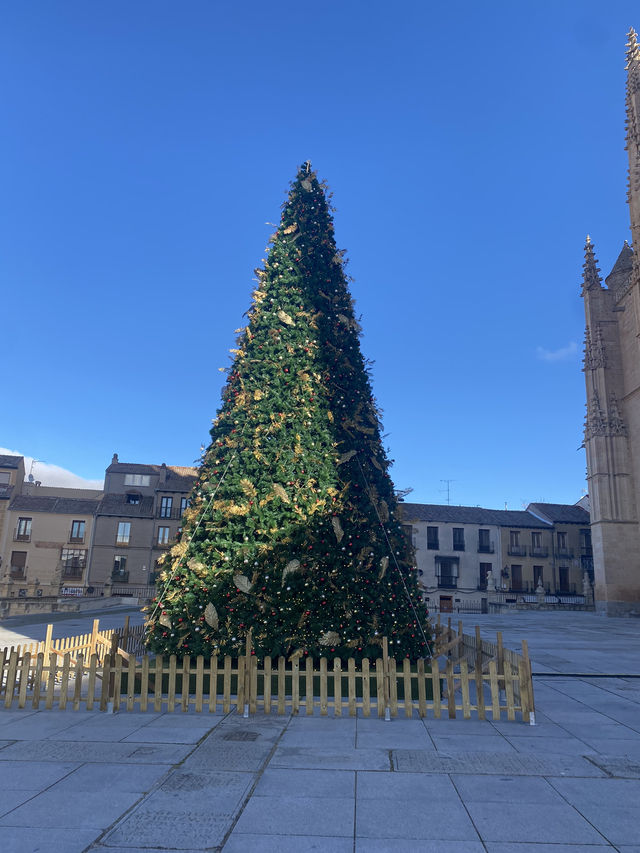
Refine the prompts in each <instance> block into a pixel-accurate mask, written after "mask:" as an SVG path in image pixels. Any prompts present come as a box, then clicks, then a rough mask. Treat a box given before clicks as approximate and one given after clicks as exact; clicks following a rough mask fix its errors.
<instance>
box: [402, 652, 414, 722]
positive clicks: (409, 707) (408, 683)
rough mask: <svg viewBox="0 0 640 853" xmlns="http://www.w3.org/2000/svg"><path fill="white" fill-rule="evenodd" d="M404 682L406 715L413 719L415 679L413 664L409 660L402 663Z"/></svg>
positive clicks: (405, 659) (406, 659)
mask: <svg viewBox="0 0 640 853" xmlns="http://www.w3.org/2000/svg"><path fill="white" fill-rule="evenodd" d="M402 682H403V685H402V686H403V687H404V715H405V717H407V718H409V719H411V717H413V699H412V696H411V694H412V691H413V683H412V682H413V679H412V678H411V662H410V661H409V658H404V660H403V661H402Z"/></svg>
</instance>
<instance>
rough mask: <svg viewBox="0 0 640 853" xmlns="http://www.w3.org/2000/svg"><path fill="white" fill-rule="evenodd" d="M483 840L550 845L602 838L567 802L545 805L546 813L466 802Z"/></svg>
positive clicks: (512, 805) (510, 805)
mask: <svg viewBox="0 0 640 853" xmlns="http://www.w3.org/2000/svg"><path fill="white" fill-rule="evenodd" d="M466 807H467V809H468V812H469V815H470V816H471V819H472V820H473V822H474V824H475V826H476V828H477V830H478V832H479V833H480V836H481V837H482V840H483V841H485V842H486V841H511V842H514V841H515V842H517V841H521V842H522V841H526V842H531V843H533V842H536V843H548V844H568V843H571V844H580V845H585V844H601V843H603V842H605V841H606V840H607V839H605V838H603V837H602V835H600V833H599V832H597V831H596V830H595V829H594V828H593V826H591V825H590V824H589V823H588V821H587V820H585V818H584V817H583V816H582V815H581V814H579V813H578V812H577V811H576V810H575V809H574V808H573V807H572V806H570V805H568V804H567V803H562V802H559V803H558V802H556V803H545V805H544V810H542V811H540V810H538V809H523V808H522V805H521V804H520V803H467V804H466Z"/></svg>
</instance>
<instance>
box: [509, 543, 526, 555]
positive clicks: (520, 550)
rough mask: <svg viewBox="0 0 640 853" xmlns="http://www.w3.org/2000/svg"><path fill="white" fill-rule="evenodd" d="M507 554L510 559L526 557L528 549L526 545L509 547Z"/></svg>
mask: <svg viewBox="0 0 640 853" xmlns="http://www.w3.org/2000/svg"><path fill="white" fill-rule="evenodd" d="M507 554H509V556H510V557H526V556H527V549H526V548H525V547H524V545H509V548H508V549H507Z"/></svg>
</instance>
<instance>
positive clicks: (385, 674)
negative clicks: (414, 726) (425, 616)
mask: <svg viewBox="0 0 640 853" xmlns="http://www.w3.org/2000/svg"><path fill="white" fill-rule="evenodd" d="M382 684H383V689H384V718H385V720H386V721H387V722H389V721H390V720H391V708H390V706H389V702H390V687H391V685H390V683H389V641H388V640H387V638H386V637H383V638H382Z"/></svg>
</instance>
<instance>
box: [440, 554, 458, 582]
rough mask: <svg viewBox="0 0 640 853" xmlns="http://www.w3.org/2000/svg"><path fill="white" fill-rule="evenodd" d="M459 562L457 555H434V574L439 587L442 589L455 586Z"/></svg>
mask: <svg viewBox="0 0 640 853" xmlns="http://www.w3.org/2000/svg"><path fill="white" fill-rule="evenodd" d="M459 562H460V558H459V557H436V576H437V578H438V586H439V587H442V588H444V589H456V588H457V586H458V565H459Z"/></svg>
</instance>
